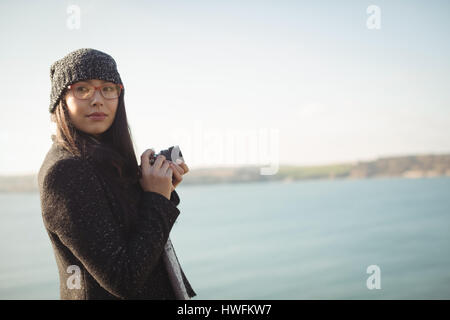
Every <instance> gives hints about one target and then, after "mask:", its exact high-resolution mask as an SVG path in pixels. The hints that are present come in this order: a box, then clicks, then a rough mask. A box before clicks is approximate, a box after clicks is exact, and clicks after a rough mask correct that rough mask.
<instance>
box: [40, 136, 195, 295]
mask: <svg viewBox="0 0 450 320" xmlns="http://www.w3.org/2000/svg"><path fill="white" fill-rule="evenodd" d="M94 168H95V167H94V166H93V165H92V164H91V163H90V162H89V161H88V160H85V159H81V158H77V157H74V156H72V155H71V154H70V153H68V152H67V151H65V150H64V149H62V148H61V147H60V146H58V145H57V144H56V143H53V145H52V147H51V148H50V150H49V152H48V153H47V155H46V157H45V160H44V162H43V164H42V166H41V168H40V170H39V175H38V183H39V191H40V197H41V209H42V218H43V221H44V226H45V228H46V231H47V233H48V235H49V237H50V241H51V244H52V247H53V250H54V255H55V259H56V263H57V266H58V271H59V280H60V297H61V299H159V300H165V299H171V300H172V299H175V296H174V292H173V290H172V287H171V284H170V280H169V278H168V274H167V271H166V268H165V265H164V261H163V259H162V252H163V250H164V245H165V243H166V242H167V239H168V237H169V233H170V230H171V229H172V227H173V224H174V223H175V221H176V219H177V217H178V215H179V214H180V211H179V209H178V208H177V205H178V203H179V201H180V200H179V198H178V195H177V193H176V192H175V191H173V192H172V195H171V199H170V200H168V199H167V198H165V197H164V196H162V195H161V194H159V193H156V192H144V191H143V190H142V189H141V188H140V187H138V188H137V187H136V188H134V189H133V190H132V191H130V192H132V193H133V195H134V196H135V197H136V199H138V201H137V204H138V210H139V221H138V223H136V227H135V229H134V232H132V233H131V234H126V231H125V228H124V225H123V223H122V221H121V220H120V219H119V218H118V217H120V210H122V209H120V207H119V204H118V202H117V199H116V198H115V197H114V196H113V193H112V192H111V190H110V186H109V185H108V184H107V183H106V182H105V180H104V179H103V178H102V176H101V175H100V174H99V173H98V172H96V170H95V169H94ZM181 272H182V277H183V281H184V284H185V286H186V289H187V292H188V295H189V297H191V298H192V297H193V296H196V293H195V292H194V290H193V289H192V287H191V285H190V283H189V281H188V280H187V279H186V276H185V274H184V272H183V270H182V269H181Z"/></svg>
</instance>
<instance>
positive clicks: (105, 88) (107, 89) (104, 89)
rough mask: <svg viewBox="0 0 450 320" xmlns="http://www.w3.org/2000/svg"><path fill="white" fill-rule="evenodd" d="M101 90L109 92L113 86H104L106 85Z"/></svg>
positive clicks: (112, 89)
mask: <svg viewBox="0 0 450 320" xmlns="http://www.w3.org/2000/svg"><path fill="white" fill-rule="evenodd" d="M103 91H105V92H111V91H114V87H113V86H106V87H103Z"/></svg>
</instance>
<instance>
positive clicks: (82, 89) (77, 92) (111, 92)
mask: <svg viewBox="0 0 450 320" xmlns="http://www.w3.org/2000/svg"><path fill="white" fill-rule="evenodd" d="M68 88H69V89H70V90H72V92H73V95H74V96H75V98H77V99H81V100H86V99H90V98H92V96H93V95H94V92H95V91H96V90H100V93H101V94H102V96H103V98H105V99H117V98H118V97H119V96H120V92H121V91H122V89H123V86H122V85H121V84H115V83H104V84H102V85H101V86H98V87H96V86H93V85H90V84H89V83H86V82H80V83H75V84H72V85H70V86H68Z"/></svg>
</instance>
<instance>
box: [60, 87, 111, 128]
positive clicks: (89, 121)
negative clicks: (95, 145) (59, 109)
mask: <svg viewBox="0 0 450 320" xmlns="http://www.w3.org/2000/svg"><path fill="white" fill-rule="evenodd" d="M106 83H109V84H111V85H113V84H112V83H111V82H107V81H104V80H97V79H93V80H85V81H80V82H77V83H74V84H73V85H72V86H74V89H73V90H79V91H80V92H82V91H83V90H85V87H84V86H82V87H81V88H80V87H78V86H80V85H87V86H89V85H90V86H95V87H98V86H101V85H103V84H106ZM77 87H78V88H77ZM73 90H68V92H67V94H66V96H65V99H66V104H67V107H68V111H69V117H70V120H71V121H72V124H73V125H74V126H75V127H76V128H77V129H78V130H81V131H83V132H85V133H88V134H91V135H93V136H95V137H98V136H99V135H100V134H102V133H103V132H105V131H106V130H108V129H109V127H110V126H111V125H112V123H113V121H114V117H115V115H116V111H117V106H118V104H119V98H115V99H105V98H104V97H103V95H102V94H101V93H100V90H95V92H94V95H93V96H92V97H90V98H88V99H85V100H82V99H79V98H77V97H75V96H74V92H73ZM105 90H106V89H105ZM93 113H103V114H105V115H106V116H104V117H95V116H93V115H92V114H93Z"/></svg>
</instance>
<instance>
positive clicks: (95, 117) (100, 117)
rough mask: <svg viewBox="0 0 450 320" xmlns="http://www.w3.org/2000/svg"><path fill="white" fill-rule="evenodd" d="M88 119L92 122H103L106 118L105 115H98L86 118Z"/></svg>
mask: <svg viewBox="0 0 450 320" xmlns="http://www.w3.org/2000/svg"><path fill="white" fill-rule="evenodd" d="M88 118H89V119H91V120H94V121H101V120H104V119H105V118H106V115H104V114H103V115H100V114H94V115H92V116H88Z"/></svg>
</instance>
